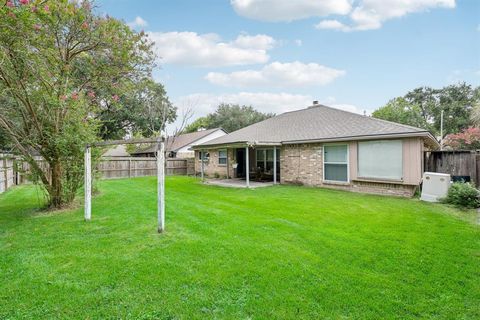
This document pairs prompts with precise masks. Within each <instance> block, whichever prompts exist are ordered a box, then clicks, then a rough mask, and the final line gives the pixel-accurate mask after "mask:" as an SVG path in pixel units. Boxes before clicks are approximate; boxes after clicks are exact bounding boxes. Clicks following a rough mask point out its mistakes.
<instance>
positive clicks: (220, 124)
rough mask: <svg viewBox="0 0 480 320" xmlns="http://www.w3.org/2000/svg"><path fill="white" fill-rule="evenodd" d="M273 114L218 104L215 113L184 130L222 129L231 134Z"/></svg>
mask: <svg viewBox="0 0 480 320" xmlns="http://www.w3.org/2000/svg"><path fill="white" fill-rule="evenodd" d="M274 115H275V114H274V113H262V112H260V111H258V110H255V109H254V108H253V107H251V106H242V105H238V104H226V103H222V104H220V105H219V106H218V107H217V109H216V110H215V112H213V113H210V114H208V115H207V116H205V117H201V118H198V119H197V120H195V121H194V122H192V123H191V124H190V125H188V126H187V127H186V128H185V132H195V131H197V130H198V129H200V128H204V129H213V128H223V129H225V130H226V131H227V132H233V131H236V130H238V129H241V128H244V127H247V126H249V125H251V124H254V123H257V122H260V121H263V120H265V119H268V118H271V117H273V116H274Z"/></svg>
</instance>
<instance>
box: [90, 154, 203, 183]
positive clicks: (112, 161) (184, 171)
mask: <svg viewBox="0 0 480 320" xmlns="http://www.w3.org/2000/svg"><path fill="white" fill-rule="evenodd" d="M194 165H195V160H194V159H177V158H175V159H168V158H167V159H166V161H165V169H166V170H165V173H166V175H184V176H185V175H193V174H194V171H195V170H194ZM97 171H98V172H99V173H100V175H101V177H102V178H105V179H115V178H132V177H143V176H155V175H157V161H156V159H155V158H152V157H142V158H140V157H110V158H102V159H100V162H99V163H98V165H97Z"/></svg>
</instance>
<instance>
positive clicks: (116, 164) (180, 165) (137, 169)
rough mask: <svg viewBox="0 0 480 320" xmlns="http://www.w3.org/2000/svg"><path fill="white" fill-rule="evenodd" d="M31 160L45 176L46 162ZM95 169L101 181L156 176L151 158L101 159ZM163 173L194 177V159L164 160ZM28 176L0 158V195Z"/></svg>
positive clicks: (20, 165) (19, 164)
mask: <svg viewBox="0 0 480 320" xmlns="http://www.w3.org/2000/svg"><path fill="white" fill-rule="evenodd" d="M35 160H36V162H37V163H38V165H39V166H40V167H41V168H42V169H43V170H44V172H46V173H47V176H48V171H49V170H48V164H47V163H46V161H45V160H43V159H42V158H41V157H36V159H35ZM96 169H97V172H98V173H99V174H100V178H103V179H118V178H130V177H132V178H133V177H143V176H156V175H157V161H156V158H151V157H111V158H101V159H100V160H99V161H98V163H97V167H96ZM165 169H166V174H167V175H194V174H195V159H193V158H185V159H179V158H178V159H177V158H175V159H166V164H165ZM29 173H30V165H29V164H28V163H27V162H25V161H21V160H19V159H15V158H14V157H13V156H11V155H9V156H5V155H3V154H0V193H2V192H4V191H6V190H7V189H8V188H10V187H12V186H14V185H18V184H24V183H29V182H30V181H29V180H28V175H29Z"/></svg>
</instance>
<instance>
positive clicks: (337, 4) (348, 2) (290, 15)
mask: <svg viewBox="0 0 480 320" xmlns="http://www.w3.org/2000/svg"><path fill="white" fill-rule="evenodd" d="M231 4H232V6H233V8H234V9H235V11H236V12H237V13H238V14H239V15H241V16H244V17H247V18H251V19H256V20H262V21H293V20H299V19H306V18H310V17H328V16H332V15H338V16H345V17H347V16H348V17H349V20H350V23H344V22H341V21H339V20H337V19H336V18H335V19H327V20H324V21H321V22H320V23H319V24H317V25H316V26H315V27H316V28H317V29H334V30H340V31H345V32H347V31H360V30H373V29H378V28H380V27H381V26H382V24H383V23H384V22H385V21H387V20H389V19H393V18H399V17H402V16H405V15H407V14H409V13H414V12H422V11H427V10H429V9H434V8H454V7H455V0H356V1H353V0H294V1H293V0H231Z"/></svg>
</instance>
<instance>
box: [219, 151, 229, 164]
mask: <svg viewBox="0 0 480 320" xmlns="http://www.w3.org/2000/svg"><path fill="white" fill-rule="evenodd" d="M218 164H224V165H226V164H227V150H218Z"/></svg>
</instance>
